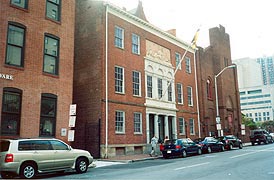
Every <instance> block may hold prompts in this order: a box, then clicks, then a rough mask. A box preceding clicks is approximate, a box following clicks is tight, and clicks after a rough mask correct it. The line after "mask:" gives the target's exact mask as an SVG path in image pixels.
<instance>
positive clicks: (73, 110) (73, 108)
mask: <svg viewBox="0 0 274 180" xmlns="http://www.w3.org/2000/svg"><path fill="white" fill-rule="evenodd" d="M69 115H71V116H75V115H76V104H71V105H70V107H69Z"/></svg>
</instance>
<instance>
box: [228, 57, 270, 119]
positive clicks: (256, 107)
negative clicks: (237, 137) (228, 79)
mask: <svg viewBox="0 0 274 180" xmlns="http://www.w3.org/2000/svg"><path fill="white" fill-rule="evenodd" d="M233 62H234V63H235V64H237V67H238V69H237V70H238V74H239V76H238V78H239V79H238V80H239V91H240V101H241V111H242V113H243V114H245V115H246V116H247V117H250V118H252V119H253V120H254V121H266V120H273V119H274V115H273V106H274V104H273V101H274V99H273V95H274V71H273V68H274V66H273V57H271V56H269V57H266V56H264V57H260V58H242V59H237V60H233ZM255 72H256V73H255Z"/></svg>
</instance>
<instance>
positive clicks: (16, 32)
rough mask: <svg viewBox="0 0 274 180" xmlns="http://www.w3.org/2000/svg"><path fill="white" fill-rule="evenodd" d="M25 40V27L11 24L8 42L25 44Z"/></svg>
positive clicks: (19, 44) (18, 44)
mask: <svg viewBox="0 0 274 180" xmlns="http://www.w3.org/2000/svg"><path fill="white" fill-rule="evenodd" d="M23 42H24V29H23V28H19V27H16V26H13V25H9V35H8V43H9V44H13V45H17V46H21V47H22V46H23Z"/></svg>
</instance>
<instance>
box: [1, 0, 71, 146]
mask: <svg viewBox="0 0 274 180" xmlns="http://www.w3.org/2000/svg"><path fill="white" fill-rule="evenodd" d="M0 11H1V16H0V47H1V48H0V110H1V120H0V121H1V129H0V136H1V138H3V137H14V138H16V137H56V138H60V139H63V140H65V141H67V140H68V137H67V132H68V130H69V124H68V123H69V108H70V104H72V88H73V86H72V83H73V56H74V52H73V50H74V15H75V2H74V0H66V1H65V2H63V3H62V1H61V0H39V1H36V0H35V1H29V0H20V1H18V0H1V1H0Z"/></svg>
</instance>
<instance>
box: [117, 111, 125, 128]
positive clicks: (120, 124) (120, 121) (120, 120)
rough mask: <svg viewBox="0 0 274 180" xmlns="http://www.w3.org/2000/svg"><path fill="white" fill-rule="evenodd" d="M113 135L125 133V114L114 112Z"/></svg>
mask: <svg viewBox="0 0 274 180" xmlns="http://www.w3.org/2000/svg"><path fill="white" fill-rule="evenodd" d="M115 133H125V112H123V111H116V112H115Z"/></svg>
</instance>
